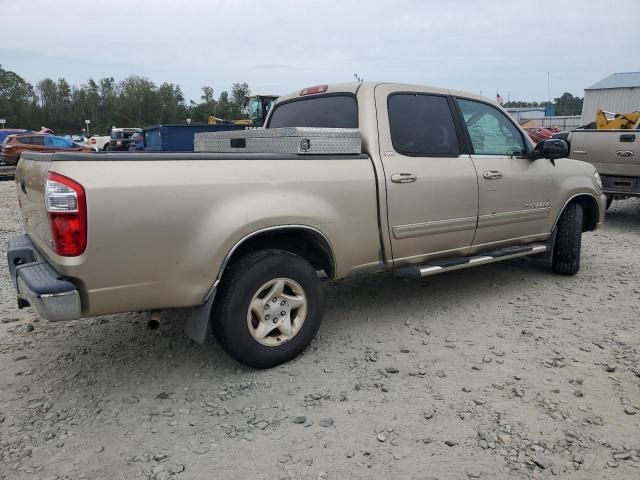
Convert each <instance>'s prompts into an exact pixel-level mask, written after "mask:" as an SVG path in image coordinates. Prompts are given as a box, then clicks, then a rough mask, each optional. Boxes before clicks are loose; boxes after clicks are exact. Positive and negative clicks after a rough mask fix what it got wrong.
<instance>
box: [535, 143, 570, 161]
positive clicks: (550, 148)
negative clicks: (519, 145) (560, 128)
mask: <svg viewBox="0 0 640 480" xmlns="http://www.w3.org/2000/svg"><path fill="white" fill-rule="evenodd" d="M567 155H569V144H568V143H567V142H566V140H562V139H560V138H547V139H546V140H542V141H540V142H538V143H537V144H536V146H535V148H534V149H533V159H534V160H535V159H537V158H548V159H549V160H556V159H558V158H564V157H566V156H567Z"/></svg>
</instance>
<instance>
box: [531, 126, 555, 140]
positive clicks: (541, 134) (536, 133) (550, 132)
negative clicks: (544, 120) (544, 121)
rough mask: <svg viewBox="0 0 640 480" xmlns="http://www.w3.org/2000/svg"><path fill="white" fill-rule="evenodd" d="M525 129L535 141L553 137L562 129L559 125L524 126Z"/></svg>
mask: <svg viewBox="0 0 640 480" xmlns="http://www.w3.org/2000/svg"><path fill="white" fill-rule="evenodd" d="M524 131H525V132H527V135H529V138H530V139H531V140H533V142H534V143H538V142H541V141H542V140H546V139H547V138H551V137H553V136H554V134H556V133H558V132H559V131H560V129H559V128H558V127H549V128H545V127H524Z"/></svg>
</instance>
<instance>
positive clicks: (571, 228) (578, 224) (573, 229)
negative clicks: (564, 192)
mask: <svg viewBox="0 0 640 480" xmlns="http://www.w3.org/2000/svg"><path fill="white" fill-rule="evenodd" d="M582 216H583V212H582V206H581V205H580V204H579V203H572V204H570V205H568V206H567V208H565V210H564V212H562V215H561V216H560V220H559V221H558V226H557V228H558V232H557V234H556V241H555V245H554V250H553V270H554V271H555V272H556V273H559V274H561V275H575V274H576V273H578V271H579V270H580V249H581V247H582Z"/></svg>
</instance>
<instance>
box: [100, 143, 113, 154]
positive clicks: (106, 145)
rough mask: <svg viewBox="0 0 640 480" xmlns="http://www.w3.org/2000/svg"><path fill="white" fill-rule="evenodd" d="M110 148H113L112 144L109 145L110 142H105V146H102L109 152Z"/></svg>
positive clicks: (103, 149) (104, 150)
mask: <svg viewBox="0 0 640 480" xmlns="http://www.w3.org/2000/svg"><path fill="white" fill-rule="evenodd" d="M109 150H111V145H109V142H107V143H105V144H104V147H102V151H103V152H108V151H109Z"/></svg>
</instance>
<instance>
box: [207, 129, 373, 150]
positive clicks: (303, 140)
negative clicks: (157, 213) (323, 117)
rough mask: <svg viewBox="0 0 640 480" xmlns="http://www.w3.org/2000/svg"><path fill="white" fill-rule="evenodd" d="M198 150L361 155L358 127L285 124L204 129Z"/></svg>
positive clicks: (360, 139)
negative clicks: (243, 128) (227, 129)
mask: <svg viewBox="0 0 640 480" xmlns="http://www.w3.org/2000/svg"><path fill="white" fill-rule="evenodd" d="M194 151H195V152H203V153H204V152H206V153H295V154H301V155H319V154H327V153H331V154H337V155H340V154H359V153H362V138H361V136H360V130H358V129H357V128H311V127H285V128H260V129H253V130H235V131H228V132H204V133H196V134H195V136H194Z"/></svg>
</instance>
